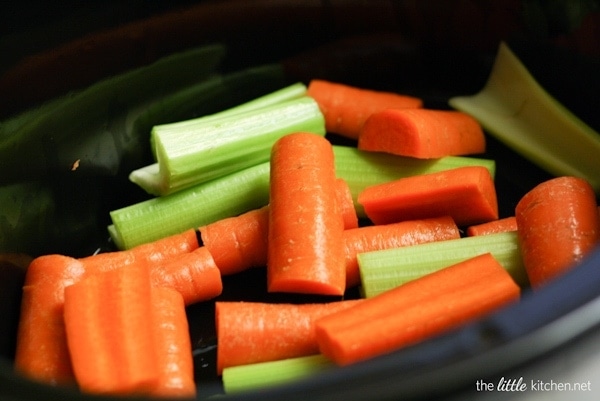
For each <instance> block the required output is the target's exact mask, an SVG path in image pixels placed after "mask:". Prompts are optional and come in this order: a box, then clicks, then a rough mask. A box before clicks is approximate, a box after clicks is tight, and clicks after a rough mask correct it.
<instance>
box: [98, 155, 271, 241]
mask: <svg viewBox="0 0 600 401" xmlns="http://www.w3.org/2000/svg"><path fill="white" fill-rule="evenodd" d="M269 170H270V166H269V162H265V163H260V164H257V165H255V166H252V167H248V168H246V169H242V170H239V171H237V172H235V173H232V174H229V175H226V176H224V177H220V178H218V179H215V180H211V181H207V182H204V183H202V184H199V185H196V186H193V187H191V188H187V189H185V190H182V191H179V192H176V193H174V194H171V195H167V196H162V197H157V198H153V199H149V200H146V201H143V202H140V203H136V204H133V205H130V206H126V207H124V208H121V209H117V210H113V211H111V212H110V217H111V219H112V225H111V226H109V229H108V231H109V234H110V235H111V236H112V238H113V241H114V242H115V244H117V245H119V246H120V249H130V248H132V247H134V246H136V245H140V244H143V243H146V242H150V241H154V240H157V239H160V238H163V237H165V236H168V235H172V234H177V233H179V232H183V231H185V230H187V229H189V228H196V227H199V226H202V225H204V224H208V223H211V222H214V221H216V220H219V219H222V218H225V217H230V216H234V215H237V214H240V213H243V212H245V211H248V210H251V209H256V208H259V207H262V206H264V205H266V204H267V203H269Z"/></svg>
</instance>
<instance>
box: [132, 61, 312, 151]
mask: <svg viewBox="0 0 600 401" xmlns="http://www.w3.org/2000/svg"><path fill="white" fill-rule="evenodd" d="M288 84H289V81H288V78H287V77H286V75H285V73H284V71H283V67H282V66H281V64H279V63H273V64H263V65H259V66H253V67H249V68H245V69H242V70H239V71H234V72H230V73H227V74H213V75H212V76H211V77H210V78H208V79H206V80H205V81H202V82H199V83H198V84H194V85H188V86H186V87H184V88H182V89H180V90H178V91H176V92H175V93H172V94H170V95H169V96H166V97H165V98H163V99H161V100H160V101H159V102H156V103H154V104H152V105H151V106H150V107H148V108H147V109H146V110H144V112H143V113H142V115H140V116H139V117H138V118H137V119H136V121H135V129H136V130H138V131H139V132H144V133H145V135H150V145H151V149H152V152H153V153H154V144H153V142H154V140H153V139H152V135H151V133H152V128H153V127H154V126H155V125H166V124H173V123H176V122H180V121H187V120H191V119H194V118H198V117H200V116H209V115H213V114H221V113H222V112H223V111H224V110H229V109H231V110H233V109H235V110H238V106H240V105H241V104H244V102H248V103H250V102H252V103H254V99H256V98H258V97H263V96H266V95H268V94H269V93H271V92H273V91H276V92H279V91H280V90H281V89H282V88H284V87H285V86H286V85H288ZM299 89H302V88H299ZM304 90H306V89H305V88H304ZM290 92H291V90H290ZM288 96H291V95H288Z"/></svg>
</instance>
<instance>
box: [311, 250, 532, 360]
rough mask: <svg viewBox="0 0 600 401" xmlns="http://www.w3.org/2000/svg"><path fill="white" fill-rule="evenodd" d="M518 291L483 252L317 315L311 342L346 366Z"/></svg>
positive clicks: (488, 308)
mask: <svg viewBox="0 0 600 401" xmlns="http://www.w3.org/2000/svg"><path fill="white" fill-rule="evenodd" d="M519 295H520V289H519V286H518V285H517V284H516V283H515V282H514V281H513V279H512V278H511V277H510V275H509V274H508V273H507V272H506V270H504V268H502V266H501V265H500V264H499V263H498V261H496V260H495V259H494V258H493V257H492V256H491V254H489V253H487V254H483V255H480V256H476V257H474V258H472V259H468V260H466V261H463V262H461V263H458V264H455V265H452V266H449V267H447V268H445V269H442V270H438V271H436V272H434V273H431V274H428V275H426V276H423V277H421V278H419V279H417V280H413V281H411V282H408V283H406V284H403V285H401V286H398V287H396V288H394V289H392V290H389V291H386V292H384V293H381V294H379V295H378V296H375V297H373V298H369V299H365V300H364V301H363V302H362V303H360V304H358V305H355V306H353V307H351V308H348V309H346V310H344V311H340V312H337V313H334V314H331V315H329V316H325V317H323V318H321V319H319V320H317V321H316V323H315V330H316V336H317V342H318V344H319V349H320V351H321V353H323V354H324V355H325V356H327V357H328V358H330V359H331V360H333V361H334V362H335V363H336V364H339V365H348V364H351V363H354V362H358V361H360V360H365V359H368V358H371V357H375V356H378V355H382V354H384V353H388V352H391V351H394V350H397V349H400V348H402V347H405V346H409V345H411V344H415V343H417V342H419V341H422V340H425V339H427V338H430V337H432V336H434V335H438V334H441V333H443V332H445V331H447V330H450V329H453V328H456V327H457V326H459V325H461V324H463V323H465V322H468V321H471V320H473V319H476V318H479V317H481V316H483V315H485V314H487V313H490V312H492V311H493V310H495V309H497V308H500V307H501V306H504V305H506V304H508V303H510V302H514V301H516V300H518V298H519Z"/></svg>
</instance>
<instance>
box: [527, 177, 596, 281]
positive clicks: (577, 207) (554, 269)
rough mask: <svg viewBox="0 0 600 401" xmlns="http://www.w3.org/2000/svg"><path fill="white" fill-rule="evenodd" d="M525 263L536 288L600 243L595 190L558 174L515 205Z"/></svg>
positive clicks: (588, 185) (568, 267) (581, 182)
mask: <svg viewBox="0 0 600 401" xmlns="http://www.w3.org/2000/svg"><path fill="white" fill-rule="evenodd" d="M515 216H516V219H517V225H518V227H519V229H518V230H517V232H518V237H519V243H520V246H521V253H522V257H523V264H524V266H525V270H526V271H527V275H528V277H529V282H530V283H531V285H532V287H533V288H539V287H540V286H542V285H544V284H545V283H547V282H548V281H550V280H552V279H554V278H556V277H558V276H559V275H561V274H563V273H565V272H566V271H567V270H570V269H571V268H572V267H574V266H575V265H576V264H577V263H578V262H580V261H581V260H582V259H583V258H584V257H585V256H586V255H587V254H588V253H589V252H590V251H592V250H593V249H594V248H595V247H596V246H598V244H599V242H600V223H599V219H598V206H597V203H596V197H595V195H594V190H593V189H592V187H591V186H590V184H589V183H588V182H587V181H585V180H583V179H580V178H576V177H557V178H553V179H550V180H548V181H545V182H542V183H541V184H539V185H537V186H536V187H534V188H533V189H531V190H530V191H529V192H528V193H526V194H525V195H524V196H523V197H522V198H521V200H520V201H519V203H518V204H517V206H516V208H515Z"/></svg>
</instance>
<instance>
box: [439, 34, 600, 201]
mask: <svg viewBox="0 0 600 401" xmlns="http://www.w3.org/2000/svg"><path fill="white" fill-rule="evenodd" d="M449 104H450V106H452V107H453V108H455V109H458V110H461V111H463V112H466V113H469V114H470V115H472V116H473V117H475V118H476V119H477V120H479V122H480V123H481V125H482V126H483V127H484V128H485V129H486V130H487V131H488V132H489V133H490V134H492V135H494V136H496V137H497V138H498V139H499V140H501V141H503V142H504V143H505V144H507V145H508V146H510V147H511V148H513V149H514V150H515V151H516V152H518V153H521V154H522V155H523V156H525V157H527V158H528V159H529V160H531V161H532V162H533V163H535V164H537V165H539V166H540V167H541V168H543V169H545V170H546V171H548V172H549V173H550V174H553V175H557V176H559V175H573V176H578V177H581V178H584V179H586V180H588V181H589V182H590V184H591V185H592V186H593V187H594V189H595V191H596V193H600V175H599V174H598V171H600V135H599V134H598V133H597V132H596V131H594V130H593V129H592V128H591V127H590V126H588V125H587V124H585V123H584V122H583V121H581V120H580V119H579V118H578V117H577V116H575V115H574V114H573V113H571V112H570V111H569V110H568V109H567V108H565V107H564V106H563V105H562V104H561V103H560V102H558V101H557V100H556V99H555V98H554V97H552V96H551V95H550V94H549V93H548V92H547V91H546V90H545V89H544V88H542V87H541V86H540V85H539V84H538V82H537V81H536V80H535V78H534V77H533V76H532V75H531V74H530V73H529V71H528V70H527V68H526V67H525V66H524V65H523V64H522V63H521V61H520V60H519V59H518V58H517V57H516V55H515V54H514V53H513V52H512V51H511V50H510V48H509V47H508V46H507V45H506V44H505V43H501V44H500V47H499V49H498V53H497V55H496V60H495V62H494V65H493V68H492V71H491V73H490V76H489V78H488V81H487V83H486V84H485V86H484V87H483V89H482V90H481V91H480V92H479V93H477V94H475V95H472V96H458V97H454V98H451V99H450V100H449Z"/></svg>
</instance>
